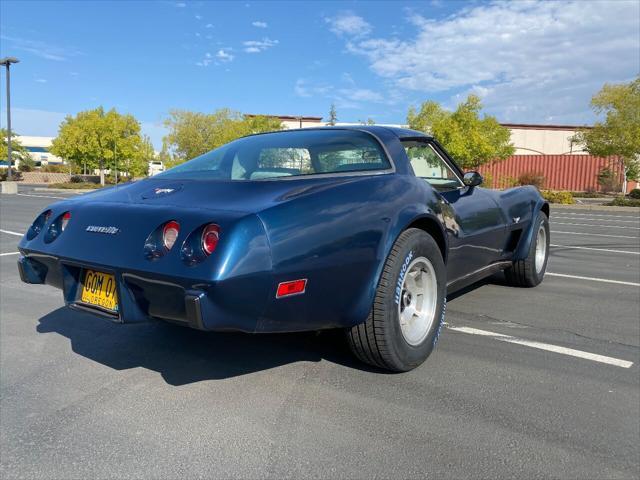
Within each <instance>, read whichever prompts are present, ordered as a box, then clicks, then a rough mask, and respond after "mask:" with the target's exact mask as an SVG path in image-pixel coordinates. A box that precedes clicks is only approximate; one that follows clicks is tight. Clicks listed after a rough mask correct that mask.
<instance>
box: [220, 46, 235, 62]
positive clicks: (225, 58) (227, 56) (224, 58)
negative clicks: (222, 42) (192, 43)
mask: <svg viewBox="0 0 640 480" xmlns="http://www.w3.org/2000/svg"><path fill="white" fill-rule="evenodd" d="M216 58H217V59H218V60H220V61H221V62H231V61H232V60H233V58H234V56H233V55H231V53H229V52H228V51H227V50H225V49H220V50H218V53H216Z"/></svg>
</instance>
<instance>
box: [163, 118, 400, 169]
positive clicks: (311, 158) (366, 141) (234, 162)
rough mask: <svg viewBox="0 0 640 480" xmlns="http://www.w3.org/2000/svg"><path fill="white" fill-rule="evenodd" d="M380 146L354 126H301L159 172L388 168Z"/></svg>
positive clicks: (252, 138) (237, 142)
mask: <svg viewBox="0 0 640 480" xmlns="http://www.w3.org/2000/svg"><path fill="white" fill-rule="evenodd" d="M389 168H391V165H390V163H389V161H388V160H387V157H386V155H385V153H384V151H383V150H382V147H381V146H380V145H379V144H378V142H377V141H376V140H375V138H373V137H372V136H371V135H369V134H368V133H365V132H358V131H353V130H330V129H327V130H299V131H291V132H276V133H267V134H263V135H254V136H250V137H244V138H240V139H238V140H235V141H233V142H231V143H228V144H227V145H224V146H222V147H220V148H217V149H215V150H212V151H211V152H208V153H205V154H204V155H201V156H199V157H196V158H194V159H193V160H191V161H189V162H186V163H183V164H182V165H178V166H177V167H174V168H171V169H169V170H167V171H165V172H164V173H161V174H159V175H157V177H170V178H193V179H222V180H265V179H274V178H283V177H299V176H304V175H316V174H329V173H344V172H360V171H370V170H386V169H389Z"/></svg>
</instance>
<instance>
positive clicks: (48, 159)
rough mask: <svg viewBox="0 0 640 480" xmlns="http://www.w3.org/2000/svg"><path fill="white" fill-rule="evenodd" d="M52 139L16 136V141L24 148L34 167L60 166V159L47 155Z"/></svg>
mask: <svg viewBox="0 0 640 480" xmlns="http://www.w3.org/2000/svg"><path fill="white" fill-rule="evenodd" d="M53 138H54V137H29V136H25V135H18V136H17V137H16V139H17V140H18V142H20V144H21V145H22V146H23V147H25V148H26V149H27V150H28V151H29V154H30V155H31V158H33V161H34V162H36V165H49V164H62V163H63V162H62V159H61V158H60V157H56V156H55V155H53V154H52V153H49V148H50V147H51V142H52V141H53Z"/></svg>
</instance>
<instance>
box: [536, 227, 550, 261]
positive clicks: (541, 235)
mask: <svg viewBox="0 0 640 480" xmlns="http://www.w3.org/2000/svg"><path fill="white" fill-rule="evenodd" d="M546 257H547V231H546V230H545V229H544V223H541V224H540V228H539V229H538V237H537V238H536V258H535V266H536V273H540V272H542V267H543V266H544V261H545V259H546Z"/></svg>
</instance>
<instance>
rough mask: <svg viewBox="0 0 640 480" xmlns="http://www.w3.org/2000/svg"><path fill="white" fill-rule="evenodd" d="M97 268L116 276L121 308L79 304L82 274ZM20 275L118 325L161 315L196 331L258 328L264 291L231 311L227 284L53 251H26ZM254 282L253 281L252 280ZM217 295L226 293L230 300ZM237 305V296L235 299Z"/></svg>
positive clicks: (251, 329)
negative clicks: (99, 262)
mask: <svg viewBox="0 0 640 480" xmlns="http://www.w3.org/2000/svg"><path fill="white" fill-rule="evenodd" d="M87 268H90V269H95V270H98V271H104V272H108V273H111V274H113V275H114V276H115V277H116V281H117V284H118V286H117V290H118V307H119V308H118V312H117V313H110V312H106V311H103V310H100V309H98V308H94V307H91V306H87V305H86V304H83V303H81V302H79V294H80V290H81V281H82V272H83V270H84V269H87ZM18 271H19V273H20V278H21V280H22V281H23V282H25V283H30V284H47V285H51V286H54V287H56V288H59V289H61V290H62V292H63V297H64V301H65V304H66V305H67V306H69V307H72V308H75V309H81V310H83V311H89V312H91V313H94V314H95V315H99V316H102V317H105V318H108V319H110V320H112V321H115V322H119V323H138V322H145V321H149V320H151V319H162V320H167V321H170V322H174V323H178V324H181V325H184V326H188V327H191V328H195V329H198V330H216V331H233V330H235V331H243V332H255V331H256V324H257V321H258V318H259V317H260V314H259V313H260V311H261V310H263V306H259V303H260V297H262V303H264V301H265V300H266V295H260V294H259V290H260V289H258V290H257V291H254V293H256V294H258V298H254V302H253V303H252V304H251V305H247V304H246V302H244V304H240V305H238V306H239V307H240V308H232V309H231V310H230V309H229V306H230V305H229V301H228V300H229V299H228V296H229V295H228V294H225V292H228V290H229V286H227V285H224V284H220V283H224V282H220V283H202V282H200V283H197V284H196V285H194V284H193V281H192V280H185V279H180V278H171V277H162V278H157V276H154V277H151V276H149V274H145V273H144V272H133V271H123V270H119V269H116V270H114V269H112V268H109V267H105V266H103V265H89V264H84V263H77V262H75V261H71V260H63V259H59V258H56V257H54V256H50V255H42V254H33V255H22V256H21V257H20V258H19V259H18ZM249 283H250V282H249ZM216 297H227V301H225V300H222V299H221V298H218V299H216ZM231 306H233V300H231Z"/></svg>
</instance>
